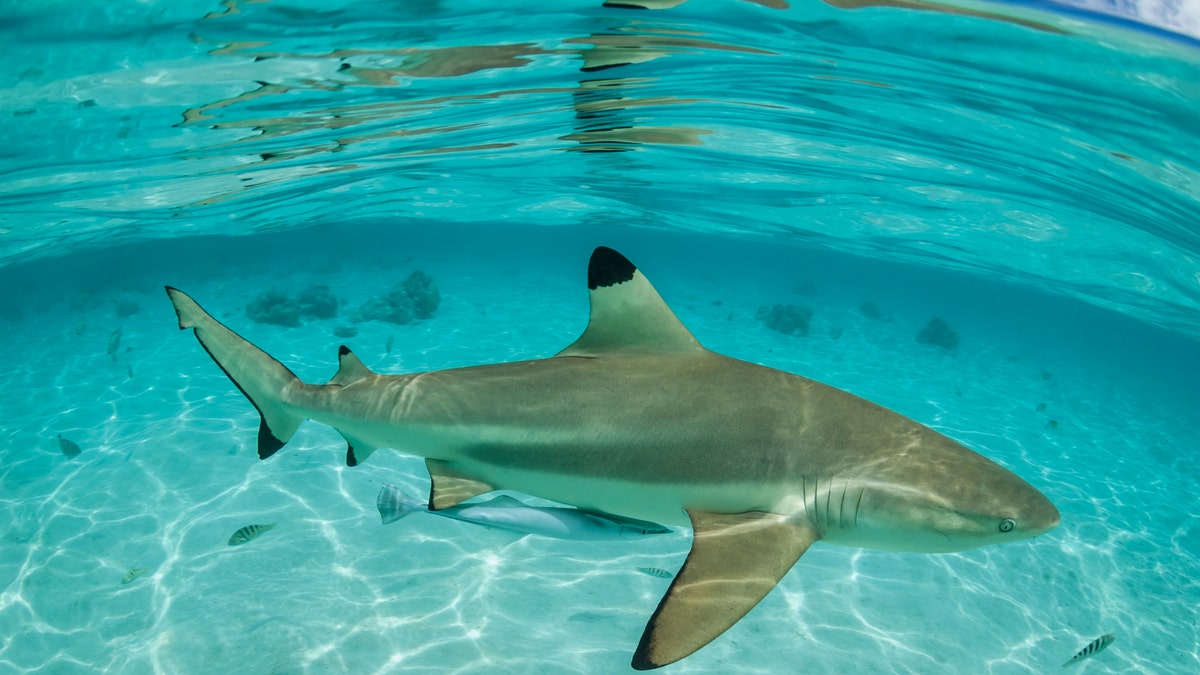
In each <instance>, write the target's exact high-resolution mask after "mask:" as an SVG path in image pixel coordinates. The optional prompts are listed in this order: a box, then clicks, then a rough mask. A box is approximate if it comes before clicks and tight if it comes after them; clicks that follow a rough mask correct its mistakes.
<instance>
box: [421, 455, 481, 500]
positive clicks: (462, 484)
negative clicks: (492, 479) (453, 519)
mask: <svg viewBox="0 0 1200 675" xmlns="http://www.w3.org/2000/svg"><path fill="white" fill-rule="evenodd" d="M425 468H427V469H429V478H430V480H431V481H432V482H433V484H432V486H431V487H430V488H429V510H430V511H437V510H438V509H448V508H450V507H451V506H454V505H455V504H458V503H460V502H464V501H466V500H468V499H470V498H471V497H475V496H477V495H481V494H483V493H485V492H491V491H492V490H495V489H496V488H494V487H492V486H491V485H488V484H487V483H485V482H483V481H481V480H478V479H476V478H473V477H471V476H468V475H466V474H465V473H463V472H461V471H459V470H457V469H455V468H454V467H452V466H450V464H448V463H446V462H443V461H441V460H438V459H426V460H425Z"/></svg>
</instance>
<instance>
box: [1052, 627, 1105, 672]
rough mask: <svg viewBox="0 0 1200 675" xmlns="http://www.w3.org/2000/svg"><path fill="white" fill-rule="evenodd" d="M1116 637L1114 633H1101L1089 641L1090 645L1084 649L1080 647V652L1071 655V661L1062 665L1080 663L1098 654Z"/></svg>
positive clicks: (1064, 666)
mask: <svg viewBox="0 0 1200 675" xmlns="http://www.w3.org/2000/svg"><path fill="white" fill-rule="evenodd" d="M1116 639H1117V636H1116V635H1113V634H1112V633H1106V634H1104V635H1101V636H1100V637H1098V638H1096V639H1095V640H1092V641H1091V642H1089V643H1088V646H1086V647H1084V648H1083V649H1080V650H1079V652H1078V653H1077V654H1075V656H1072V657H1071V660H1070V661H1067V662H1066V663H1064V664H1062V667H1063V668H1066V667H1067V666H1070V665H1074V664H1076V663H1079V662H1080V661H1082V660H1084V659H1086V658H1088V657H1089V656H1095V655H1096V654H1099V653H1100V652H1102V651H1104V649H1105V648H1106V647H1108V646H1109V645H1111V644H1112V643H1113V640H1116Z"/></svg>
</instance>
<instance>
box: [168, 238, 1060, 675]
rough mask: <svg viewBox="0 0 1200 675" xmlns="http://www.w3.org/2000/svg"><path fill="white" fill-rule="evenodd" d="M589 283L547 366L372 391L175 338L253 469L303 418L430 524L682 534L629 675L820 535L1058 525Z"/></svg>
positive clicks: (963, 544)
mask: <svg viewBox="0 0 1200 675" xmlns="http://www.w3.org/2000/svg"><path fill="white" fill-rule="evenodd" d="M588 288H589V289H590V294H589V297H590V302H591V317H590V320H589V323H588V326H587V329H586V330H585V331H584V332H583V334H582V335H581V336H580V337H579V339H578V340H576V341H575V342H574V343H573V344H571V345H570V346H568V347H567V348H566V349H564V350H563V351H561V352H559V353H558V354H557V355H556V356H554V357H552V358H548V359H537V360H532V361H520V362H515V363H500V364H495V365H486V366H474V367H469V368H455V369H451V370H440V371H431V372H425V373H416V374H410V375H379V374H376V373H373V372H371V371H370V370H368V369H367V367H366V366H365V365H363V363H362V361H360V360H359V359H358V358H357V357H356V356H354V355H353V354H352V353H351V352H350V350H349V349H347V348H346V347H344V346H343V347H342V348H341V349H339V351H338V360H339V368H338V372H337V374H336V375H334V377H333V379H332V380H330V381H329V383H328V384H324V385H312V384H305V383H303V382H301V381H300V380H299V379H298V378H297V377H296V376H295V375H294V374H293V373H292V372H291V371H290V370H288V369H287V367H285V366H284V365H283V364H281V363H279V362H278V361H276V360H275V359H273V358H271V357H270V356H268V355H267V354H266V353H265V352H263V351H261V350H260V349H258V348H257V347H255V346H254V345H252V344H250V343H249V342H247V341H246V340H244V339H243V338H241V337H240V336H238V335H237V334H235V333H233V332H232V331H230V330H229V329H228V328H226V327H225V326H224V325H222V324H221V323H220V322H218V321H217V320H216V319H214V318H212V317H211V316H209V314H208V313H206V312H205V311H204V310H203V309H201V308H200V306H199V305H197V304H196V303H195V301H193V300H192V299H191V298H189V297H188V296H187V295H185V294H184V293H182V292H180V291H178V290H176V289H174V288H170V287H168V288H167V293H168V295H169V296H170V298H171V301H172V303H173V304H174V306H175V312H176V315H177V316H178V319H179V326H180V328H192V329H194V330H195V334H196V337H197V338H198V339H199V340H200V343H201V344H202V345H203V346H204V348H205V350H206V351H207V352H208V353H209V355H210V356H212V358H213V359H214V360H216V362H217V364H218V365H220V366H221V368H222V370H223V371H224V372H225V373H226V375H228V376H229V377H230V378H231V379H232V380H233V382H234V384H236V385H237V387H238V389H240V390H241V392H242V393H243V394H245V395H246V397H247V398H249V399H250V401H251V403H253V404H254V406H255V407H256V408H257V410H258V411H259V413H260V414H261V415H262V422H261V424H260V425H259V433H258V453H259V456H260V457H262V458H266V457H270V456H271V455H272V454H274V453H275V452H276V451H277V450H279V449H280V448H281V447H283V445H284V444H285V443H286V442H287V441H288V440H289V439H290V438H291V437H292V435H293V434H294V433H295V432H296V429H297V428H298V427H299V426H300V423H301V422H302V421H303V420H305V419H312V420H316V421H318V422H322V423H324V424H328V425H330V426H332V427H334V428H335V429H336V430H337V431H338V432H340V433H341V435H342V436H343V437H344V438H345V439H346V441H347V444H348V447H347V450H346V462H347V464H349V465H352V466H353V465H356V464H359V463H361V462H362V461H363V460H365V459H366V458H367V457H368V456H370V454H371V453H372V452H374V451H375V449H377V448H381V447H387V448H395V449H399V450H402V451H404V452H410V453H413V454H417V455H420V456H423V457H425V464H426V467H427V468H428V469H429V473H430V476H431V477H432V482H433V486H432V489H431V491H430V496H429V506H430V508H431V509H434V510H437V509H445V508H449V507H451V506H454V505H456V504H458V503H459V502H462V501H463V500H465V499H469V498H471V497H474V496H476V495H479V494H483V493H485V492H489V491H491V490H494V489H507V490H513V491H517V492H523V493H526V494H530V495H535V496H537V497H542V498H544V499H549V500H551V501H556V502H560V503H564V504H570V505H572V506H577V507H579V508H583V509H587V510H589V511H599V512H603V513H611V514H615V515H619V516H623V517H626V518H637V519H639V520H648V521H651V522H656V523H662V524H664V525H679V526H687V525H691V526H692V528H693V530H694V533H695V534H694V537H693V540H692V548H691V551H690V552H689V554H688V557H687V560H686V561H685V562H684V564H683V567H682V568H681V569H680V570H679V572H678V573H677V574H676V576H675V579H674V580H673V581H672V583H671V586H670V588H669V589H668V590H667V593H666V595H665V596H664V597H663V599H662V601H661V602H660V603H659V605H658V608H657V609H656V610H655V611H654V614H653V615H652V616H651V617H650V621H649V623H648V624H647V626H646V629H645V631H644V633H643V634H642V639H641V642H640V643H639V644H638V647H637V650H636V652H635V653H634V656H633V664H632V665H633V667H635V668H637V669H642V670H645V669H650V668H657V667H659V666H663V665H666V664H668V663H672V662H674V661H677V660H679V659H681V658H683V657H685V656H687V655H689V654H691V653H692V652H694V651H696V650H697V649H700V648H701V647H703V646H704V645H706V644H708V643H709V642H710V641H712V640H713V639H715V638H716V637H717V636H719V635H721V633H723V632H725V630H726V629H728V628H729V627H730V626H732V625H733V624H734V623H736V622H737V621H738V620H739V619H740V618H741V617H742V616H744V615H745V614H746V612H748V611H750V609H751V608H752V607H754V606H755V605H756V604H758V602H759V601H760V600H761V599H762V598H763V597H764V596H766V594H767V593H768V592H770V590H771V589H772V588H774V587H775V584H776V583H777V582H778V581H779V580H780V579H781V578H782V577H783V575H784V574H786V573H787V571H788V570H789V569H791V567H792V565H793V564H794V563H795V562H796V561H797V560H798V559H799V558H800V556H801V555H803V554H804V552H805V551H807V550H808V548H809V546H811V545H812V544H813V543H814V542H816V541H818V540H823V541H827V542H830V543H835V544H842V545H847V546H865V547H869V548H877V549H887V550H898V551H914V552H921V553H938V552H949V551H963V550H967V549H972V548H975V547H978V546H984V545H987V544H997V543H1002V542H1008V541H1015V540H1020V539H1027V538H1029V537H1035V536H1037V535H1039V534H1042V533H1043V532H1046V531H1048V530H1050V529H1052V528H1054V527H1055V526H1056V525H1058V521H1059V514H1058V510H1057V509H1055V508H1054V505H1053V504H1051V503H1050V501H1049V500H1048V499H1046V497H1045V496H1043V495H1042V494H1041V493H1040V492H1038V491H1037V490H1036V489H1034V488H1033V487H1032V486H1030V485H1029V484H1028V483H1026V482H1025V481H1023V480H1021V479H1020V478H1018V477H1017V476H1016V475H1014V474H1012V473H1011V472H1009V471H1008V470H1006V469H1004V468H1003V467H1001V466H999V465H998V464H995V463H994V462H992V461H990V460H988V459H986V458H984V457H983V456H981V455H979V454H977V453H975V452H973V451H971V450H969V449H967V448H966V447H964V446H962V445H960V444H958V443H956V442H954V441H952V440H950V439H949V438H947V437H945V436H943V435H941V434H939V433H937V432H935V431H933V430H932V429H929V428H928V427H925V426H923V425H921V424H919V423H917V422H914V421H913V420H910V419H908V418H906V417H903V416H902V415H899V414H898V413H895V412H892V411H891V410H888V409H886V408H883V407H881V406H878V405H875V404H873V403H871V402H869V401H866V400H864V399H861V398H859V397H857V396H854V395H852V394H848V393H846V392H844V391H841V390H838V389H835V388H833V387H829V386H827V385H824V384H821V383H819V382H815V381H813V380H809V379H806V378H803V377H799V376H796V375H791V374H789V373H785V372H782V371H779V370H774V369H772V368H767V367H763V366H759V365H755V364H752V363H747V362H745V361H739V360H737V359H732V358H729V357H726V356H722V355H720V354H717V353H714V352H711V351H709V350H707V349H705V348H704V347H702V346H701V345H700V343H699V342H697V341H696V339H695V338H694V337H693V336H692V334H691V333H689V332H688V330H687V329H686V328H685V327H684V326H683V324H682V323H680V322H679V320H678V319H677V318H676V317H675V315H674V314H673V313H672V312H671V310H670V308H668V307H667V305H666V303H664V302H663V300H662V298H661V297H660V296H659V295H658V293H657V292H656V291H655V290H654V288H653V286H651V285H650V282H649V281H647V280H646V277H645V276H643V275H642V273H641V272H640V271H638V269H637V268H636V267H634V265H633V264H632V263H630V262H629V261H628V260H627V259H625V257H624V256H622V255H621V254H619V253H617V252H616V251H613V250H612V249H609V248H604V247H601V248H597V249H596V250H595V252H593V253H592V257H591V262H590V264H589V266H588Z"/></svg>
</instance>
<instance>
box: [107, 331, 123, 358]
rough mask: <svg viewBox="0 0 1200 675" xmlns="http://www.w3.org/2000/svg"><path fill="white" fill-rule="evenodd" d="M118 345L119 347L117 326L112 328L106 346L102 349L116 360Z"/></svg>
mask: <svg viewBox="0 0 1200 675" xmlns="http://www.w3.org/2000/svg"><path fill="white" fill-rule="evenodd" d="M120 347H121V329H120V328H118V329H116V330H114V331H113V332H112V333H111V334H109V336H108V346H107V347H106V348H105V350H104V351H105V352H106V353H107V354H108V355H109V356H111V357H112V360H113V361H116V360H117V349H119V348H120Z"/></svg>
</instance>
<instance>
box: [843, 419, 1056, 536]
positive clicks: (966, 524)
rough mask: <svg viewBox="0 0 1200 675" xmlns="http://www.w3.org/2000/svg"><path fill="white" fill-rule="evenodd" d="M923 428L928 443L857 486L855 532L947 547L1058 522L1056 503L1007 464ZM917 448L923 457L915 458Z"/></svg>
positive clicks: (1024, 532) (1027, 533) (1038, 531)
mask: <svg viewBox="0 0 1200 675" xmlns="http://www.w3.org/2000/svg"><path fill="white" fill-rule="evenodd" d="M922 436H924V438H922V439H921V441H922V443H921V445H922V446H923V447H911V446H910V448H909V449H908V451H907V453H905V454H907V455H909V456H900V457H898V458H897V461H896V462H895V464H894V465H893V466H880V467H877V469H878V470H877V471H876V472H873V474H874V475H872V476H871V477H870V478H867V479H866V480H864V481H863V483H862V484H861V485H860V486H859V487H860V488H861V497H860V498H859V499H858V500H857V509H856V519H855V524H854V526H853V529H854V530H855V532H854V533H853V538H854V539H856V540H861V541H864V542H868V543H867V545H869V546H871V547H872V548H883V549H890V550H898V551H913V552H918V553H945V552H952V551H965V550H968V549H972V548H977V547H979V546H987V545H989V544H999V543H1003V542H1008V541H1016V540H1019V539H1028V538H1031V537H1036V536H1038V535H1040V534H1042V533H1044V532H1047V531H1049V530H1052V529H1054V528H1055V527H1056V526H1057V525H1058V523H1059V513H1058V509H1057V508H1055V507H1054V504H1052V503H1050V500H1049V499H1047V498H1046V496H1045V495H1043V494H1042V493H1041V492H1039V491H1038V490H1037V489H1036V488H1034V487H1033V486H1032V485H1030V484H1029V483H1026V482H1025V481H1024V480H1022V479H1021V478H1019V477H1017V476H1016V475H1015V474H1013V473H1012V472H1011V471H1009V470H1008V469H1005V468H1004V467H1002V466H1000V465H999V464H996V463H995V462H992V461H991V460H989V459H987V458H985V457H983V456H981V455H979V454H977V453H975V452H973V451H971V450H969V449H967V448H965V447H963V446H962V445H959V444H958V443H955V442H954V441H952V440H950V439H949V438H946V437H944V436H941V435H940V434H936V433H934V432H932V431H930V432H929V433H928V434H922ZM915 454H921V455H924V456H925V457H924V459H923V461H920V462H914V461H912V457H911V455H915ZM854 492H855V491H854V490H851V493H852V494H851V495H850V496H854V495H853V493H854Z"/></svg>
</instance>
